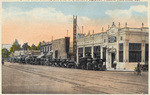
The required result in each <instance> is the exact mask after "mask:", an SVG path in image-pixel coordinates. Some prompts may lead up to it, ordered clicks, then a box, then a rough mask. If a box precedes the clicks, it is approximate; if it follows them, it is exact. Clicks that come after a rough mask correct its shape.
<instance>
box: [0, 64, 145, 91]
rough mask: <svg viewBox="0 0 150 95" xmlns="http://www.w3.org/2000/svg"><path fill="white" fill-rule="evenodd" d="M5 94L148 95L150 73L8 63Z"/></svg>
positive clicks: (5, 67)
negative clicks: (140, 73)
mask: <svg viewBox="0 0 150 95" xmlns="http://www.w3.org/2000/svg"><path fill="white" fill-rule="evenodd" d="M2 92H3V94H32V93H33V94H38V93H39V94H60V93H61V94H148V72H142V75H141V76H137V75H136V74H134V72H125V71H124V72H121V71H118V72H117V71H92V70H81V69H68V68H60V67H51V66H40V65H26V64H18V63H9V62H5V64H4V65H3V66H2Z"/></svg>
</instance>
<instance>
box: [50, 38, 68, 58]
mask: <svg viewBox="0 0 150 95" xmlns="http://www.w3.org/2000/svg"><path fill="white" fill-rule="evenodd" d="M69 46H70V37H65V38H60V39H56V40H53V41H52V50H53V58H62V59H66V58H69V57H70V56H69V48H70V47H69Z"/></svg>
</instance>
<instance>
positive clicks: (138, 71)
mask: <svg viewBox="0 0 150 95" xmlns="http://www.w3.org/2000/svg"><path fill="white" fill-rule="evenodd" d="M137 75H141V64H140V62H138V64H137Z"/></svg>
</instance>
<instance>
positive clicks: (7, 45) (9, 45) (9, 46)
mask: <svg viewBox="0 0 150 95" xmlns="http://www.w3.org/2000/svg"><path fill="white" fill-rule="evenodd" d="M11 46H12V45H11V44H2V49H3V48H6V49H8V50H9V49H10V48H11Z"/></svg>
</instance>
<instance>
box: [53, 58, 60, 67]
mask: <svg viewBox="0 0 150 95" xmlns="http://www.w3.org/2000/svg"><path fill="white" fill-rule="evenodd" d="M54 66H56V67H60V66H61V65H60V59H58V58H56V59H55V61H54Z"/></svg>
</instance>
